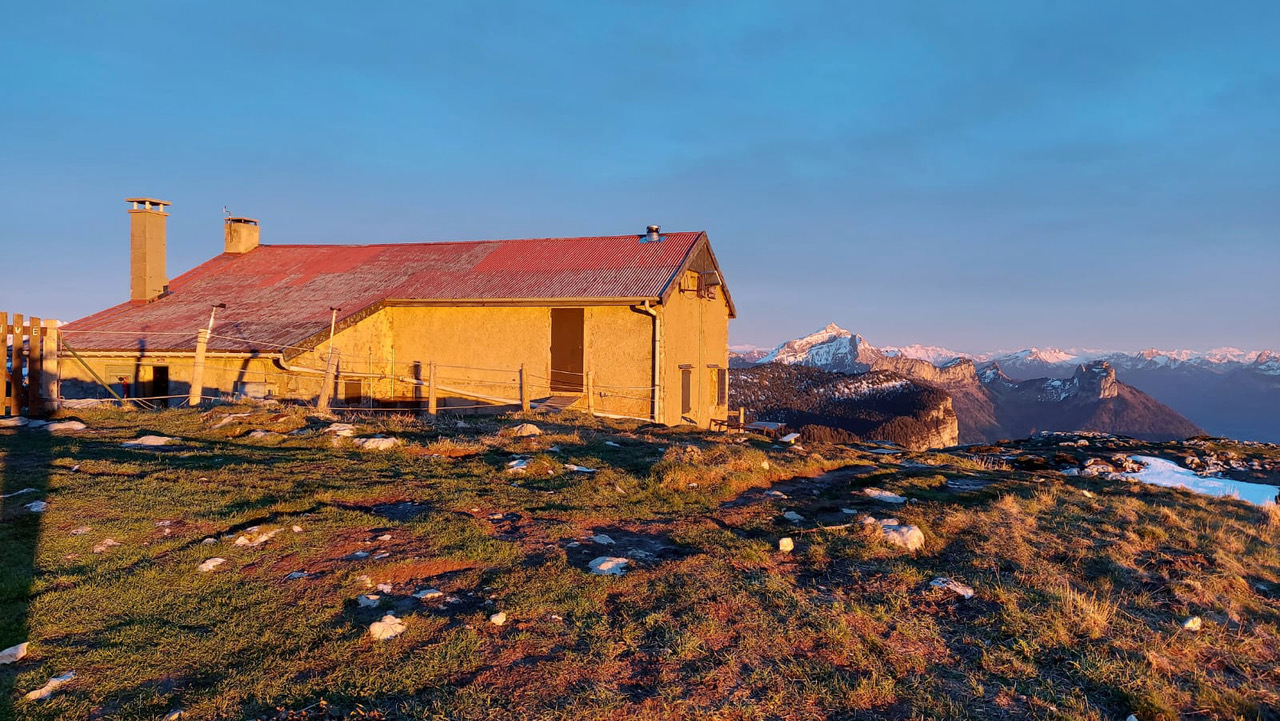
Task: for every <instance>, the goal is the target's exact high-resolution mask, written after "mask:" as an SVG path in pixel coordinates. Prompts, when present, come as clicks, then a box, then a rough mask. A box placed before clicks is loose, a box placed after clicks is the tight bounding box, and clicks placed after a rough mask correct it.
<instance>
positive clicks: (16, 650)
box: [0, 641, 29, 666]
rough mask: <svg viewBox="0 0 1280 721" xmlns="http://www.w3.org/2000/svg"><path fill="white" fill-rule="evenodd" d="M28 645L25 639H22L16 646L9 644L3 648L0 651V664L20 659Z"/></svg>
mask: <svg viewBox="0 0 1280 721" xmlns="http://www.w3.org/2000/svg"><path fill="white" fill-rule="evenodd" d="M28 645H29V644H28V643H27V642H26V641H23V642H22V643H20V644H18V645H17V646H10V647H9V648H6V649H5V650H3V651H0V666H3V665H5V664H7V663H17V662H18V661H21V660H22V657H23V656H26V655H27V646H28Z"/></svg>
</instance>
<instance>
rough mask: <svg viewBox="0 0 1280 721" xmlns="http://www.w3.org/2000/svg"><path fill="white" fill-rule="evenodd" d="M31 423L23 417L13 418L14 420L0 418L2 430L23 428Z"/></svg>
mask: <svg viewBox="0 0 1280 721" xmlns="http://www.w3.org/2000/svg"><path fill="white" fill-rule="evenodd" d="M30 422H31V421H30V420H28V419H26V418H23V417H22V416H13V417H12V418H0V428H21V427H23V426H25V425H27V424H28V423H30Z"/></svg>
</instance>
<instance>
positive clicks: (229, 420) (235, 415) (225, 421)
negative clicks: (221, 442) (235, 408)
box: [210, 413, 252, 431]
mask: <svg viewBox="0 0 1280 721" xmlns="http://www.w3.org/2000/svg"><path fill="white" fill-rule="evenodd" d="M250 415H252V414H251V413H230V414H227V415H225V416H223V417H222V419H221V420H219V421H218V422H217V423H214V424H213V425H212V426H210V428H211V429H212V430H215V431H216V430H218V429H219V428H221V427H223V426H225V425H228V424H231V423H234V422H235V421H236V419H237V418H248V417H249V416H250Z"/></svg>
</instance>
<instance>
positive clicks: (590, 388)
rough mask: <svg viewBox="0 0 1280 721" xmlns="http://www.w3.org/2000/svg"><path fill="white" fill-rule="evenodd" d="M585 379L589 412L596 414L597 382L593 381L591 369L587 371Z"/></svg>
mask: <svg viewBox="0 0 1280 721" xmlns="http://www.w3.org/2000/svg"><path fill="white" fill-rule="evenodd" d="M583 380H584V381H585V384H584V387H585V388H586V390H587V413H589V414H591V415H593V416H594V415H595V414H596V389H595V384H594V383H592V382H591V371H587V372H586V374H585V377H584V379H583Z"/></svg>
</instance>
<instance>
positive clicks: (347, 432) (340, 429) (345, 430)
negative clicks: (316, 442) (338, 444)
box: [324, 423, 356, 438]
mask: <svg viewBox="0 0 1280 721" xmlns="http://www.w3.org/2000/svg"><path fill="white" fill-rule="evenodd" d="M324 432H325V433H332V434H333V435H335V436H341V437H343V438H350V437H351V436H354V435H355V434H356V427H355V426H353V425H351V424H350V423H330V424H329V426H328V427H327V428H325V429H324Z"/></svg>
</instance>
